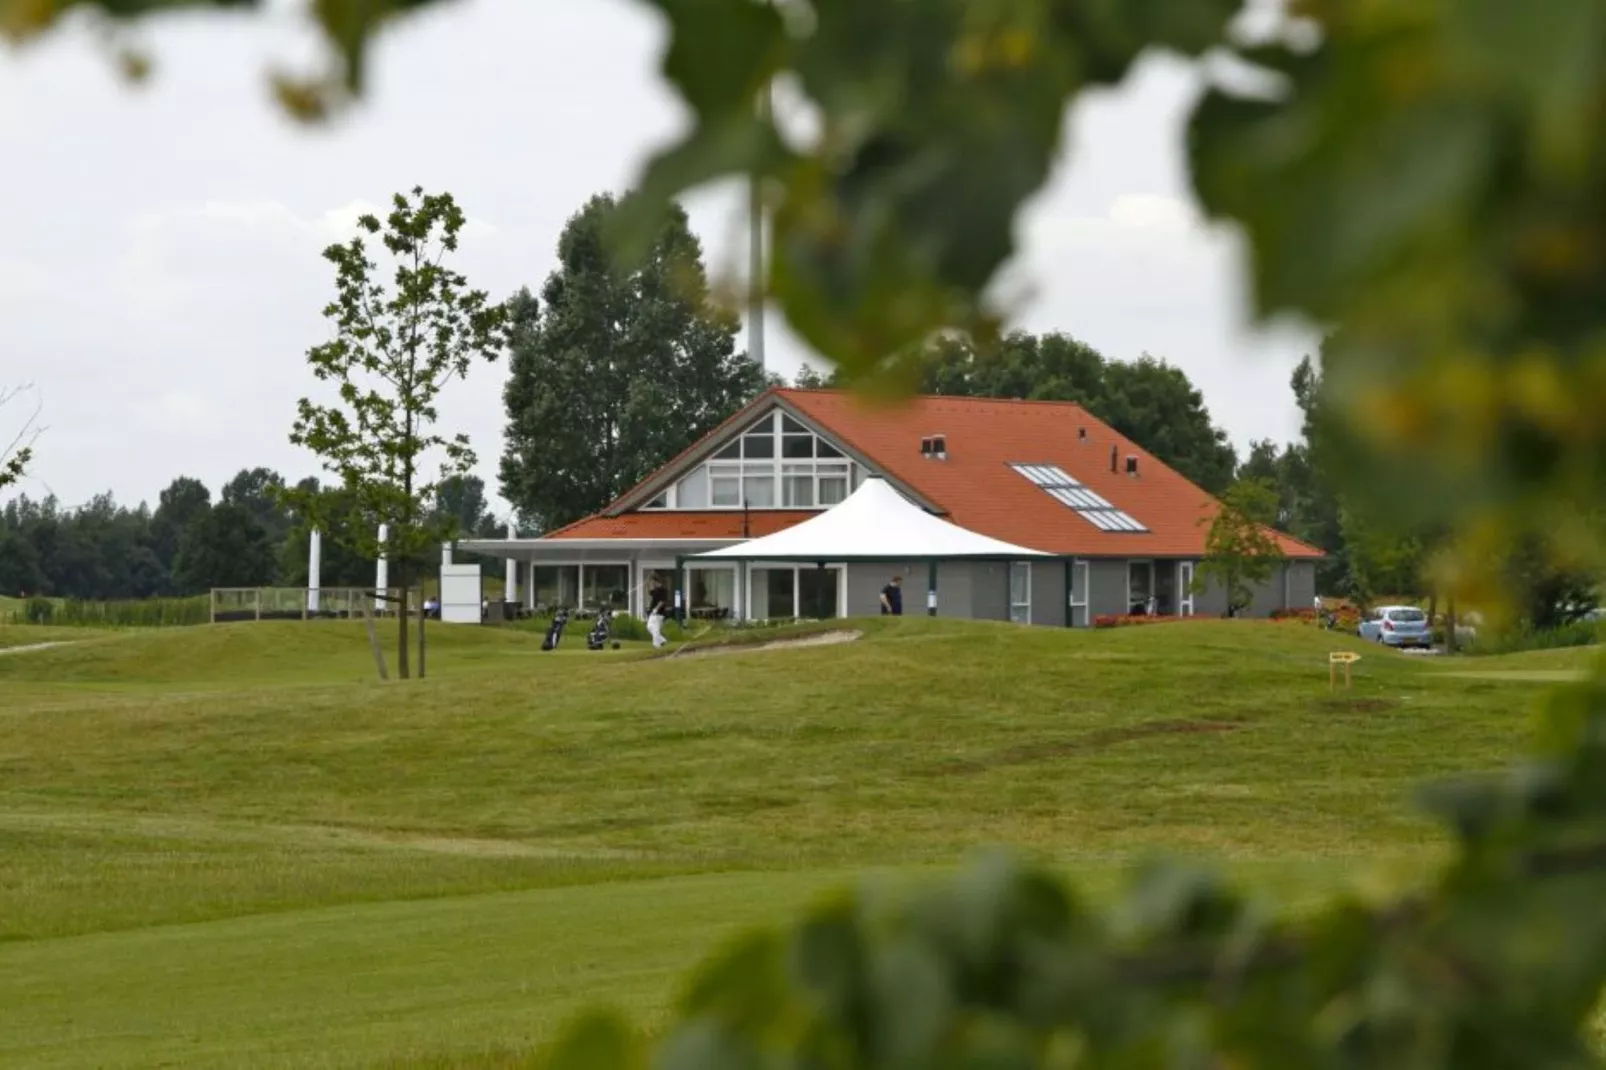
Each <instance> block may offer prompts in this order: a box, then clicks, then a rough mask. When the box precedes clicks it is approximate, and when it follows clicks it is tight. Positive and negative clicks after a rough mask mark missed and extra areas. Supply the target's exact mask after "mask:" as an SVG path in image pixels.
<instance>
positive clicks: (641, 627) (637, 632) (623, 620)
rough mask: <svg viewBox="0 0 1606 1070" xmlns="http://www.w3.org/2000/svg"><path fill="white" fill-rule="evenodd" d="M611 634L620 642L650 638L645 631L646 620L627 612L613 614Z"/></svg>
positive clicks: (642, 640)
mask: <svg viewBox="0 0 1606 1070" xmlns="http://www.w3.org/2000/svg"><path fill="white" fill-rule="evenodd" d="M612 634H613V637H614V638H615V639H618V640H620V641H621V642H646V641H647V640H648V639H651V638H652V636H651V635H650V634H649V633H648V631H647V622H646V621H644V620H642V619H641V618H640V617H633V616H631V615H630V614H629V613H619V614H615V616H614V618H613V633H612Z"/></svg>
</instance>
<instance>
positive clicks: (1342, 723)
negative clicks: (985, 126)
mask: <svg viewBox="0 0 1606 1070" xmlns="http://www.w3.org/2000/svg"><path fill="white" fill-rule="evenodd" d="M855 627H862V628H863V629H864V630H865V632H866V634H865V637H864V638H863V639H861V640H860V641H858V642H856V643H851V644H847V645H842V646H829V647H816V648H811V649H798V650H784V651H756V650H755V651H744V652H739V653H734V654H731V655H729V656H724V657H706V658H698V657H692V658H686V657H674V658H651V657H648V656H646V655H647V652H646V651H645V650H644V649H643V648H642V647H641V646H639V645H634V644H631V645H627V647H626V648H625V649H624V650H621V651H618V652H615V651H607V652H603V653H590V652H587V651H585V650H584V649H583V646H584V643H583V634H582V632H581V631H580V630H577V631H576V632H573V633H571V634H570V636H569V637H568V640H567V642H566V646H565V649H564V650H562V651H560V652H558V653H557V654H543V653H541V652H540V651H539V637H538V636H535V635H531V634H527V633H522V632H519V631H515V630H494V629H481V628H447V627H432V628H431V630H430V640H431V646H430V652H431V653H430V679H428V680H426V681H422V682H415V683H413V684H409V685H405V686H399V685H395V684H392V685H389V686H386V685H382V684H379V683H378V682H376V681H374V680H373V679H372V676H373V668H372V662H371V658H370V655H369V651H368V646H367V640H366V637H365V636H364V635H363V632H362V629H361V627H360V626H354V625H347V624H336V623H299V622H291V623H284V624H260V625H258V624H248V625H236V626H219V627H211V628H197V629H164V630H158V631H149V632H129V633H117V634H105V633H100V634H91V635H90V636H88V637H87V638H86V641H83V642H80V643H75V644H72V645H68V646H61V647H57V648H54V649H51V650H44V651H34V652H26V653H19V654H14V655H9V656H0V696H4V697H3V699H0V1008H5V1010H4V1011H3V1012H0V1064H4V1065H11V1064H16V1065H27V1066H42V1067H51V1066H62V1067H68V1066H86V1067H88V1066H94V1067H103V1066H140V1065H197V1066H236V1065H238V1066H261V1065H268V1066H275V1065H283V1066H398V1065H401V1066H412V1065H418V1066H458V1065H462V1066H498V1065H518V1060H519V1059H520V1058H521V1057H522V1056H523V1055H525V1054H527V1053H528V1052H530V1051H531V1050H532V1049H533V1048H534V1047H535V1046H536V1045H538V1044H539V1043H540V1041H541V1040H542V1039H543V1038H544V1037H546V1036H548V1035H549V1034H550V1031H551V1030H552V1029H553V1028H554V1026H555V1025H556V1024H557V1023H559V1022H561V1020H562V1018H563V1017H565V1016H566V1015H567V1014H569V1013H570V1012H572V1011H573V1010H575V1009H576V1008H578V1007H580V1006H583V1005H586V1004H588V1003H591V1002H593V1001H595V1000H599V999H603V1000H608V1001H612V1002H616V1003H618V1004H620V1005H622V1006H624V1007H625V1008H626V1009H628V1010H630V1011H632V1012H634V1013H635V1014H637V1015H638V1017H640V1018H641V1020H642V1021H644V1022H645V1023H646V1024H648V1025H651V1024H652V1022H653V1021H654V1020H655V1018H654V1016H655V1015H658V1014H661V1012H662V1008H663V1007H664V1004H665V1001H666V999H668V998H670V996H671V995H672V993H673V991H674V983H675V980H676V978H677V976H678V975H680V974H681V973H682V972H683V971H684V970H685V969H686V968H687V967H689V966H690V965H691V964H692V963H693V962H695V961H696V960H697V959H698V958H700V957H701V956H702V954H703V953H705V952H706V951H707V950H708V949H709V948H710V946H711V944H712V943H714V942H715V941H717V940H719V939H721V938H723V937H725V936H726V935H728V934H730V933H731V932H733V931H735V930H736V929H738V928H740V927H742V926H746V925H748V924H753V923H758V922H763V921H766V920H775V919H777V918H779V917H782V916H784V915H785V914H786V913H788V912H790V911H792V910H794V909H796V908H797V907H798V906H799V905H800V904H802V903H804V902H806V901H807V900H808V898H809V897H811V896H812V895H814V894H817V893H818V892H820V891H821V890H823V889H825V888H828V887H832V886H835V885H839V884H841V883H842V882H844V881H846V880H849V879H850V875H852V874H856V873H862V872H864V871H866V870H872V869H873V870H876V871H878V872H882V873H886V874H892V875H898V876H900V877H902V878H907V877H909V876H910V875H913V874H920V873H923V872H926V871H928V870H930V869H933V868H936V867H946V866H948V865H951V864H953V863H955V862H956V861H958V860H959V859H960V858H961V857H962V856H963V855H964V854H965V853H966V852H967V851H969V850H970V849H972V848H974V847H976V846H978V845H984V844H990V843H1007V844H1013V845H1016V846H1019V847H1021V848H1023V849H1025V850H1028V851H1030V852H1033V853H1035V854H1036V855H1037V856H1039V857H1041V858H1042V859H1044V860H1045V861H1047V862H1049V863H1051V864H1054V865H1057V866H1059V867H1061V868H1063V869H1064V870H1066V871H1067V872H1069V873H1072V874H1074V875H1076V876H1077V878H1078V879H1080V880H1083V881H1087V882H1090V883H1091V885H1092V886H1093V888H1094V890H1095V891H1096V892H1100V893H1106V892H1108V891H1109V890H1111V889H1113V888H1114V887H1115V886H1116V884H1117V882H1118V880H1119V878H1120V873H1121V871H1122V869H1123V868H1124V867H1125V866H1126V865H1127V864H1128V863H1129V862H1130V861H1131V860H1133V859H1135V858H1137V857H1140V856H1142V855H1143V854H1145V853H1147V852H1149V851H1152V850H1157V849H1165V850H1171V851H1180V852H1185V853H1190V854H1196V855H1200V856H1204V857H1210V858H1215V859H1219V860H1221V861H1222V862H1224V863H1225V864H1226V865H1228V866H1229V867H1230V868H1231V869H1232V870H1233V871H1234V872H1235V873H1236V874H1237V875H1238V876H1239V877H1240V878H1241V879H1242V880H1244V881H1245V882H1246V883H1248V884H1249V885H1250V886H1252V887H1255V888H1257V889H1262V890H1265V891H1267V892H1275V893H1276V894H1278V895H1279V897H1282V898H1283V899H1284V900H1285V901H1287V900H1289V899H1291V900H1292V902H1293V904H1294V906H1295V907H1296V908H1297V907H1298V906H1299V905H1302V904H1307V903H1310V902H1313V901H1315V900H1316V899H1318V898H1319V897H1320V896H1321V895H1322V894H1324V893H1325V892H1326V891H1328V890H1330V889H1332V888H1333V887H1335V886H1337V885H1339V884H1340V883H1343V882H1346V881H1351V880H1354V879H1356V878H1358V877H1362V876H1365V875H1367V874H1370V873H1382V874H1384V875H1386V876H1387V877H1388V879H1390V880H1401V879H1410V878H1411V877H1412V876H1414V875H1418V874H1421V873H1422V872H1423V871H1424V867H1426V866H1428V865H1430V864H1431V861H1432V859H1433V857H1434V856H1435V855H1436V853H1438V852H1439V851H1440V850H1441V848H1442V841H1441V839H1440V837H1439V834H1438V832H1437V830H1436V829H1434V828H1433V827H1432V826H1431V825H1429V824H1428V823H1426V822H1424V821H1422V820H1421V819H1419V818H1418V817H1416V816H1415V815H1414V814H1413V813H1412V812H1411V810H1410V808H1409V799H1410V793H1411V789H1412V787H1413V786H1414V785H1415V784H1417V783H1419V782H1420V781H1422V780H1424V779H1428V778H1432V777H1434V776H1439V775H1443V774H1448V773H1453V772H1460V771H1464V770H1468V769H1478V768H1493V767H1497V766H1499V765H1502V764H1504V763H1505V762H1506V761H1508V760H1509V759H1510V758H1511V757H1513V756H1514V755H1515V754H1517V753H1518V752H1519V751H1520V749H1521V747H1522V745H1523V742H1524V740H1525V738H1526V736H1527V734H1528V717H1527V714H1528V713H1529V711H1530V710H1531V709H1532V707H1533V704H1534V701H1535V700H1536V699H1537V697H1538V696H1539V695H1540V694H1541V693H1542V689H1541V688H1539V687H1537V686H1535V685H1534V684H1532V683H1526V682H1523V681H1522V680H1521V678H1520V677H1516V676H1513V677H1511V678H1509V679H1506V680H1502V681H1496V680H1490V679H1468V678H1463V677H1461V676H1459V675H1456V674H1457V673H1458V672H1461V671H1466V670H1470V669H1472V668H1474V667H1475V668H1477V669H1483V668H1484V666H1485V665H1488V666H1490V669H1489V671H1497V672H1506V673H1509V674H1520V673H1523V672H1552V673H1553V672H1558V671H1571V670H1573V669H1575V668H1576V667H1577V666H1578V665H1580V664H1583V663H1584V662H1583V656H1582V655H1579V654H1577V653H1570V654H1569V657H1571V658H1572V659H1573V660H1571V661H1568V660H1566V659H1562V658H1559V657H1558V655H1560V654H1562V653H1566V652H1545V653H1544V654H1543V655H1523V656H1519V657H1516V658H1505V659H1479V661H1478V662H1477V664H1476V666H1473V665H1472V663H1471V662H1459V663H1457V662H1452V661H1449V660H1448V659H1421V658H1410V657H1408V656H1402V655H1398V654H1392V653H1389V652H1386V651H1380V650H1378V649H1377V648H1376V647H1375V646H1369V645H1359V644H1358V643H1357V642H1356V641H1355V640H1353V639H1349V638H1342V637H1335V636H1333V635H1332V634H1330V633H1322V632H1319V631H1317V630H1316V629H1312V628H1302V627H1297V626H1292V625H1266V624H1253V623H1249V622H1215V623H1199V624H1190V625H1168V626H1165V627H1158V628H1133V629H1119V630H1113V631H1099V632H1068V631H1064V630H1056V629H1031V630H1021V629H1016V628H1012V627H1008V626H998V625H984V624H968V623H961V622H948V621H929V620H924V619H909V620H901V621H896V622H884V621H869V622H864V623H862V624H856V625H855ZM11 631H23V632H31V631H32V630H31V629H15V630H10V631H8V630H4V629H0V645H3V644H5V643H6V642H8V641H10V639H9V636H10V634H11ZM75 631H76V630H75ZM76 637H78V638H85V637H84V635H83V633H78V635H77V636H76ZM386 637H387V639H388V638H389V635H388V632H387V636H386ZM1340 646H1341V647H1352V648H1355V649H1359V650H1361V651H1362V653H1363V660H1362V661H1361V662H1360V663H1359V664H1358V665H1357V666H1356V669H1355V686H1354V689H1353V690H1352V691H1348V692H1346V691H1343V690H1339V691H1337V692H1334V691H1330V690H1329V688H1328V682H1327V665H1326V654H1327V651H1328V650H1330V649H1333V648H1335V647H1340ZM1496 660H1498V661H1499V663H1500V664H1499V665H1495V664H1494V662H1495V661H1496Z"/></svg>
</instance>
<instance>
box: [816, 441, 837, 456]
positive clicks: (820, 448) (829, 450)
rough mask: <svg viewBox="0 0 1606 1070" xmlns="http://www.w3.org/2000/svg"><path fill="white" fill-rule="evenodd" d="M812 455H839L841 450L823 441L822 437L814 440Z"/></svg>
mask: <svg viewBox="0 0 1606 1070" xmlns="http://www.w3.org/2000/svg"><path fill="white" fill-rule="evenodd" d="M814 455H815V456H816V457H840V456H842V451H841V450H839V449H837V448H836V447H835V446H833V445H831V444H830V443H829V442H827V441H825V439H823V438H817V439H815V440H814Z"/></svg>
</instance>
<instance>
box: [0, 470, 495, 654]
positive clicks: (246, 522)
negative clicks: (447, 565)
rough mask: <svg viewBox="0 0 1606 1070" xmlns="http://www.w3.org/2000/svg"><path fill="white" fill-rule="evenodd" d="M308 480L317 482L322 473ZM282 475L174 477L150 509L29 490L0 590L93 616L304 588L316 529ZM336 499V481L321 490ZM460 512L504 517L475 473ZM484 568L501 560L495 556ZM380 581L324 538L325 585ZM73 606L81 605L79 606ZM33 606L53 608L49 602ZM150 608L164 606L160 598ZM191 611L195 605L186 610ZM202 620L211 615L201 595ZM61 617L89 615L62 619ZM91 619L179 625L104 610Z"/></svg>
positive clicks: (13, 517)
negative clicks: (291, 501) (218, 590)
mask: <svg viewBox="0 0 1606 1070" xmlns="http://www.w3.org/2000/svg"><path fill="white" fill-rule="evenodd" d="M298 486H299V487H301V488H304V489H308V490H314V491H316V490H318V489H319V487H318V481H317V480H316V479H306V480H303V481H302V482H301V483H300V484H298ZM283 487H284V481H283V479H282V477H280V475H279V474H278V473H277V472H274V471H272V470H270V469H267V468H253V469H248V470H245V471H242V472H240V473H239V474H238V475H236V476H235V477H234V478H233V479H232V480H230V481H229V482H228V483H227V484H225V485H224V487H223V488H222V490H221V492H220V493H219V495H218V498H217V500H216V502H214V501H213V498H212V493H211V491H210V490H209V489H208V488H207V487H206V485H205V484H204V483H202V482H201V481H200V480H198V479H191V478H189V477H187V476H183V477H180V478H178V479H175V480H173V482H172V483H170V484H169V485H168V487H167V489H166V490H164V491H162V492H161V494H160V496H159V497H158V499H157V504H156V507H155V508H154V509H152V508H151V507H150V506H149V505H148V504H146V503H143V502H142V503H140V504H139V505H138V506H135V507H132V508H130V507H127V506H123V505H119V504H118V503H117V502H116V501H115V500H114V499H113V498H112V496H111V495H110V494H102V495H99V496H97V497H96V498H95V499H94V500H92V501H91V502H89V503H88V504H87V505H84V506H81V507H79V508H76V509H67V508H63V507H62V506H61V505H60V503H59V502H57V501H56V499H54V498H45V499H44V500H42V501H36V500H33V499H30V498H28V497H26V496H24V497H19V498H17V499H15V500H13V501H10V502H8V503H6V505H5V507H4V508H3V509H0V594H4V595H8V596H11V597H15V598H22V599H25V600H26V599H29V598H31V597H41V598H47V599H68V600H70V601H69V602H68V603H67V604H66V605H60V606H56V607H55V608H54V609H52V610H51V611H50V612H52V613H59V614H68V615H71V614H77V615H78V617H90V616H94V615H95V614H96V613H97V612H100V613H111V614H113V615H127V614H133V615H136V616H138V615H139V614H138V613H135V612H134V611H133V610H127V611H125V610H121V609H115V608H105V609H102V610H98V611H97V610H94V609H91V608H89V607H88V606H87V604H88V603H109V602H117V601H122V600H132V599H152V598H184V597H186V596H193V595H200V594H204V593H206V592H207V591H209V590H210V589H212V588H213V587H268V586H285V587H301V586H305V585H306V582H307V549H308V536H309V530H308V526H307V525H306V524H305V523H304V522H303V520H302V518H300V517H298V516H297V515H296V514H295V512H294V511H293V510H290V509H286V508H284V507H283V506H281V505H280V504H279V494H278V492H279V491H280V490H282V489H283ZM324 493H325V494H326V495H327V496H328V497H329V499H331V500H332V501H334V502H335V503H336V504H337V505H338V503H339V501H340V499H341V492H340V491H339V490H329V491H325V492H324ZM437 507H438V508H439V509H441V510H442V511H443V512H447V513H451V514H452V515H455V516H456V517H457V518H458V523H459V525H460V527H461V529H462V530H463V531H464V532H465V533H466V534H468V535H479V536H486V535H494V534H496V533H497V532H498V530H499V527H500V525H499V524H498V522H497V521H496V520H495V518H493V517H492V516H491V515H490V511H489V510H488V508H487V506H486V500H485V485H484V483H483V482H482V481H481V480H479V479H476V478H473V477H468V478H465V479H462V480H458V481H454V483H452V484H451V485H449V486H448V487H447V488H445V490H444V491H443V493H442V494H441V500H440V501H439V503H438V506H437ZM486 567H487V571H495V570H496V568H497V567H498V566H495V565H493V564H492V563H490V562H487V565H486ZM373 581H374V565H373V562H372V561H371V560H368V559H364V558H362V557H359V556H358V555H357V554H355V553H353V552H352V551H351V550H350V549H349V548H347V547H345V546H342V545H341V544H340V543H339V542H338V541H335V540H333V539H327V538H326V539H325V540H324V542H323V550H322V560H321V566H320V582H321V583H322V584H323V585H324V586H326V587H337V586H351V587H356V586H361V585H364V584H371V583H373ZM74 603H84V604H85V605H81V606H79V608H77V609H72V608H70V607H71V606H72V605H73V604H74ZM22 612H23V613H24V614H25V615H26V614H29V613H30V612H31V614H32V615H33V616H35V617H37V616H40V615H43V614H45V613H46V612H47V611H46V609H45V608H44V606H43V604H41V605H35V606H34V607H33V608H32V610H31V611H30V610H29V609H27V608H25V609H24V610H23V611H22ZM141 612H144V613H147V614H148V613H158V614H160V613H161V612H163V610H161V608H160V607H153V608H152V609H150V610H148V611H141ZM182 612H184V613H189V612H191V611H190V610H184V611H182ZM200 619H205V612H204V604H203V607H202V612H201V616H200ZM55 623H91V621H89V620H79V619H76V618H75V619H68V617H66V616H63V617H61V618H60V619H57V620H56V621H55ZM94 623H107V624H112V623H115V624H126V625H137V624H143V623H177V622H176V621H172V622H170V621H146V620H143V619H141V620H134V619H126V620H125V619H119V620H109V619H103V620H98V621H94Z"/></svg>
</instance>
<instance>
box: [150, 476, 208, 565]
mask: <svg viewBox="0 0 1606 1070" xmlns="http://www.w3.org/2000/svg"><path fill="white" fill-rule="evenodd" d="M211 508H212V492H211V491H210V490H207V489H206V484H205V483H202V482H201V481H200V480H199V479H192V478H190V477H189V476H179V477H178V478H177V479H175V480H173V482H171V483H169V484H168V485H167V488H166V489H165V490H163V491H162V492H161V494H160V495H158V496H157V502H156V512H155V513H154V514H152V516H151V541H152V548H153V549H154V551H155V553H156V560H157V561H158V562H159V563H160V565H161V567H162V570H163V571H164V572H168V573H171V572H172V570H173V562H174V559H175V558H177V557H178V547H179V541H180V540H181V539H183V537H184V532H185V531H186V530H188V529H189V527H190V525H191V524H193V523H195V521H196V519H197V518H199V517H201V516H203V515H205V513H206V512H207V510H209V509H211Z"/></svg>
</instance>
